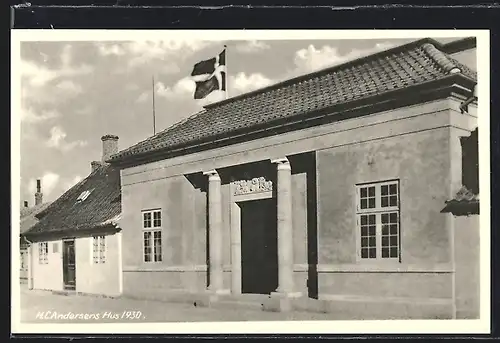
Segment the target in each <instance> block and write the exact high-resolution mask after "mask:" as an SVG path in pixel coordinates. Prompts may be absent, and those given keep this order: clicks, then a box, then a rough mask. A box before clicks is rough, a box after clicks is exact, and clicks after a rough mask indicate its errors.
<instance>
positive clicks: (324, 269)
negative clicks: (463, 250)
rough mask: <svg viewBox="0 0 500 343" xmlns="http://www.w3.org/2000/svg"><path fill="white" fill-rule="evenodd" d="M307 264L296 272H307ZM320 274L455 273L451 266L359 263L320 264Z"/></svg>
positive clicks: (300, 266)
mask: <svg viewBox="0 0 500 343" xmlns="http://www.w3.org/2000/svg"><path fill="white" fill-rule="evenodd" d="M307 270H308V265H307V264H296V265H295V266H294V271H307ZM317 271H318V272H319V273H436V274H448V273H453V272H454V271H453V268H452V266H451V265H450V264H446V263H445V264H437V265H432V266H426V265H415V264H403V263H389V264H387V263H380V264H375V263H368V264H365V263H359V264H355V263H353V264H318V265H317Z"/></svg>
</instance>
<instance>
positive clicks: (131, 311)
mask: <svg viewBox="0 0 500 343" xmlns="http://www.w3.org/2000/svg"><path fill="white" fill-rule="evenodd" d="M20 300H21V322H22V323H68V322H71V323H92V322H95V323H124V322H143V323H147V322H150V323H152V322H201V321H210V322H213V321H253V320H257V321H269V320H332V319H336V318H332V315H331V314H330V315H328V314H324V313H309V312H295V311H294V312H290V313H279V312H265V311H260V310H258V309H247V308H230V309H226V308H224V309H221V308H207V307H195V306H194V305H193V304H187V303H166V302H161V301H151V300H137V299H128V298H117V299H111V298H101V297H93V296H85V295H60V294H53V293H52V292H48V291H38V290H28V289H27V288H26V287H22V288H21V299H20Z"/></svg>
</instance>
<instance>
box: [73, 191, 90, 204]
mask: <svg viewBox="0 0 500 343" xmlns="http://www.w3.org/2000/svg"><path fill="white" fill-rule="evenodd" d="M92 191H93V189H91V190H89V191H83V192H82V193H81V194H80V195H79V196H78V198H77V199H76V202H77V203H80V202H83V201H85V199H87V198H88V197H89V195H90V193H92Z"/></svg>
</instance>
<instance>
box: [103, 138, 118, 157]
mask: <svg viewBox="0 0 500 343" xmlns="http://www.w3.org/2000/svg"><path fill="white" fill-rule="evenodd" d="M101 140H102V162H103V163H104V162H106V160H108V159H109V158H110V157H111V155H113V154H116V153H117V152H118V136H114V135H105V136H102V137H101Z"/></svg>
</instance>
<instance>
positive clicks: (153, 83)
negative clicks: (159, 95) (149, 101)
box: [152, 75, 156, 135]
mask: <svg viewBox="0 0 500 343" xmlns="http://www.w3.org/2000/svg"><path fill="white" fill-rule="evenodd" d="M152 85H153V135H156V114H155V77H154V75H153V77H152Z"/></svg>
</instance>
